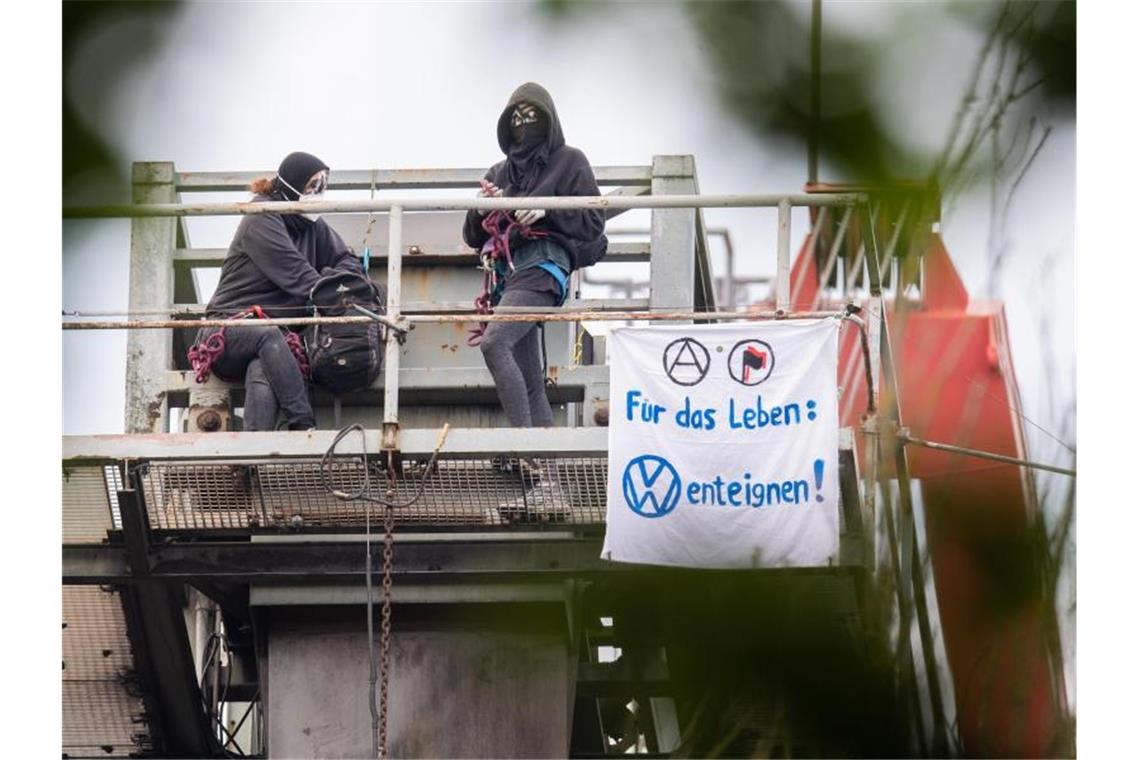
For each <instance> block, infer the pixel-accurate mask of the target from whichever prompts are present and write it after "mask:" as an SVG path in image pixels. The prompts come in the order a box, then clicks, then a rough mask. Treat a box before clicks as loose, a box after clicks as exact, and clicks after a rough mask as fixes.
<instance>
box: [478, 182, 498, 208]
mask: <svg viewBox="0 0 1140 760" xmlns="http://www.w3.org/2000/svg"><path fill="white" fill-rule="evenodd" d="M502 196H503V189H502V188H501V187H495V185H494V183H492V182H486V181H484V182H483V185H482V187H480V188H479V192H477V193H475V197H476V198H501V197H502ZM478 211H479V216H486V215H487V209H485V208H481V209H478Z"/></svg>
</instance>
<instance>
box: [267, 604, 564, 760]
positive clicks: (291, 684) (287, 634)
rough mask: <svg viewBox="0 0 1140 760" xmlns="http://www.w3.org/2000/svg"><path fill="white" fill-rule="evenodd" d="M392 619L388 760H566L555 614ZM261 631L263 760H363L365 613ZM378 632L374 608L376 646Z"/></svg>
mask: <svg viewBox="0 0 1140 760" xmlns="http://www.w3.org/2000/svg"><path fill="white" fill-rule="evenodd" d="M392 619H393V621H394V628H393V640H392V659H391V663H392V680H391V697H390V704H389V723H388V735H389V750H390V756H391V757H565V756H566V754H567V752H568V751H569V735H570V726H569V721H568V716H569V714H570V705H571V703H572V699H573V694H572V693H571V692H570V689H571V686H570V684H571V683H572V678H571V674H572V673H573V671H572V670H571V667H572V665H573V664H574V663H573V658H572V656H571V652H570V647H569V646H568V642H567V638H568V637H567V633H566V624H565V619H564V617H563V613H562V611H561V609H560V608H559V607H558V606H556V605H517V604H516V605H500V604H493V605H492V604H480V605H409V606H406V607H403V606H402V607H400V608H394V609H393V615H392ZM267 621H268V672H267V674H266V675H267V684H266V686H267V694H268V700H267V703H266V707H267V721H268V724H267V729H268V744H269V746H268V750H269V756H270V757H272V758H307V757H313V758H315V757H327V758H348V757H368V756H369V754H370V747H371V744H370V731H371V714H370V712H369V708H368V672H369V667H368V640H367V634H366V620H365V612H364V609H363V608H362V607H356V606H353V607H351V608H346V607H338V608H325V609H323V610H314V609H313V608H279V609H275V610H271V611H270V614H269V615H268V616H267ZM379 622H380V616H379V609H377V611H376V617H375V626H376V630H377V640H379ZM377 656H379V645H377ZM377 693H379V689H378V690H377Z"/></svg>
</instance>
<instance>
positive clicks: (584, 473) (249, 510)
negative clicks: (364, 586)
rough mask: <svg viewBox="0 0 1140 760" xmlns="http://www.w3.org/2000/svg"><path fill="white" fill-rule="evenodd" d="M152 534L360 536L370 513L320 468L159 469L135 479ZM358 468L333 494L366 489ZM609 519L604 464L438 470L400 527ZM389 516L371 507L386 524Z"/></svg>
mask: <svg viewBox="0 0 1140 760" xmlns="http://www.w3.org/2000/svg"><path fill="white" fill-rule="evenodd" d="M425 465H426V460H422V459H421V460H412V459H406V460H404V461H403V462H402V463H400V465H399V466H398V467H397V470H396V473H395V475H396V477H395V489H394V496H393V497H392V498H393V499H394V500H396V501H405V500H407V499H409V498H411V497H412V495H414V494H415V492H416V489H417V488H418V487H419V482H420V477H421V476H422V474H423V469H424V467H425ZM137 473H138V479H139V487H140V489H141V490H142V493H143V497H144V499H145V502H146V507H147V516H148V518H149V521H150V526H151V527H152V528H154V529H157V530H174V531H179V530H227V529H239V530H248V529H252V528H300V527H329V526H349V525H351V526H363V524H364V521H365V507H366V504H365V502H364V501H362V500H357V501H343V500H341V499H338V498H336V497H335V496H333V495H332V494H331V493H329V490H328V489H327V488H326V486H325V484H324V482H323V477H322V472H321V466H320V461H319V460H291V461H288V462H269V463H267V462H256V463H254V462H230V463H210V464H201V463H189V462H161V463H159V462H152V463H149V464H144V465H141V466H140V467H139V469H138V470H137ZM364 476H365V473H364V468H363V465H362V463H361V461H360V459H359V457H357V458H353V457H338V458H337V459H336V460H335V461H334V462H333V463H332V464H331V466H330V467H329V471H328V479H329V481H330V485H331V486H332V488H334V489H337V490H340V491H343V492H346V493H356V492H359V491H361V490H362V489H363V488H364V480H365V477H364ZM368 478H369V481H370V488H371V493H372V494H374V495H376V496H382V495H384V493H385V491H386V490H387V475H386V472H385V470H384V469H382V468H381V467H380V466H379V464H378V463H375V462H374V463H371V464H370V468H369V473H368ZM605 512H606V458H605V457H579V458H559V459H543V460H540V461H534V460H528V461H524V462H523V463H522V464H521V465H520V463H519V461H518V460H509V461H508V462H506V463H505V464H504V463H501V462H495V461H492V460H490V459H447V460H439V461H438V462H437V463H436V465H435V468H434V472H432V473H431V475H430V477H429V478H428V480H427V483H426V485H425V487H424V493H423V495H422V496H421V497H420V498H419V499H418V500H417V501H416V502H415V503H414V504H412V505H411V506H409V507H403V508H400V509H397V510H396V522H397V523H398V524H403V525H421V526H437V525H444V526H449V525H451V526H453V525H471V526H486V525H495V526H504V525H514V524H523V525H528V526H534V525H538V524H558V525H567V524H569V525H600V524H603V523H604V522H605ZM381 514H382V507H381V506H380V505H376V504H374V505H373V506H372V519H373V520H379V516H380V515H381Z"/></svg>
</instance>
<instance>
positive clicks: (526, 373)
mask: <svg viewBox="0 0 1140 760" xmlns="http://www.w3.org/2000/svg"><path fill="white" fill-rule="evenodd" d="M557 302H558V298H557V296H555V295H554V294H553V293H550V292H539V291H534V290H526V289H522V288H520V289H516V290H510V289H508V290H507V291H506V292H505V293H503V298H502V300H501V301H499V306H554V305H555V304H556V303H557ZM479 348H480V350H482V352H483V359H484V361H486V362H487V369H489V370H491V377H493V378H494V379H495V390H496V391H498V393H499V401H500V402H502V404H503V410H504V411H505V412H506V413H507V419H509V420H510V421H511V425H512V426H513V427H551V426H553V425H554V413H553V412H552V411H551V410H550V402H549V401H547V399H546V378H544V377H543V376H542V355H541V354H540V353H539V352H540V351H541V347H540V346H539V336H538V323H537V322H491V323H490V324H489V325H487V331H486V332H485V333H484V334H483V342H482V343H481V344H479Z"/></svg>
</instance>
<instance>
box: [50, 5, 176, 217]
mask: <svg viewBox="0 0 1140 760" xmlns="http://www.w3.org/2000/svg"><path fill="white" fill-rule="evenodd" d="M180 5H181V3H179V2H173V1H172V2H79V1H78V0H69V1H67V2H64V3H63V197H64V204H65V205H66V204H68V203H69V202H71V201H73V200H74V198H73V196H74V195H75V193H76V192H80V187H79V186H80V184H82V185H83V188H84V189H83V192H85V193H86V192H91V191H92V190H95V191H96V192H99V193H111V194H118V195H119V196H120V197H121V198H125V197H126V194H127V178H128V171H129V166H128V164H127V163H125V162H123V161H120V160H119V158H118V157H117V156H116V155H115V154H114V151H113V149H112V147H111V146H110V145H108V144H107V141H106V140H105V139H104V138H102V137H101V136H100V135H98V134H97V133H96V132H95V131H94V130H93V129H92V128H91V127H90V124H89V119H88V118H85V116H88V115H86V114H83V113H80V112H79V110H78V108H77V106H76V101H77V98H76V97H75V96H76V94H77V93H75V92H73V88H74V87H76V86H77V85H75V84H73V78H72V77H71V76H70V74H71V73H72V70H73V67H74V64H75V60H76V53H77V51H78V50H79V49H80V48H81V46H82V45H83V43H84V42H85V41H87V40H88V39H90V37H91V36H92V35H95V34H98V33H99V32H100V31H101V30H103V29H106V28H108V27H109V26H111V25H113V24H116V23H119V22H122V21H125V20H132V19H144V20H148V21H152V22H160V21H165V20H167V19H169V18H170V17H171V16H173V15H174V14H175V13H176V12H177V11H178V10H179V7H180ZM160 29H161V25H160V24H159V23H149V24H141V25H137V26H136V27H133V29H132V31H133V32H134V33H133V34H132V35H131V38H130V45H123V46H120V47H118V48H117V49H116V55H115V57H114V58H113V59H107V60H103V61H99V62H98V66H97V67H96V69H95V70H93V71H85V72H84V73H85V74H87V75H88V76H84V77H83V82H84V84H83V86H84V87H87V88H94V89H95V92H85V93H82V95H83V98H82V100H83V101H84V102H92V101H98V100H99V99H101V98H105V97H108V96H110V94H111V93H112V91H113V90H114V88H115V86H116V85H117V84H118V82H119V81H120V80H121V78H122V77H123V76H125V75H126V74H128V73H129V72H131V71H132V70H134V69H135V68H137V67H138V66H141V65H143V64H145V62H146V61H147V60H149V59H150V58H151V57H152V56H153V55H154V54H155V53H156V52H157V51H158V50H159V49H160V46H161V43H162V35H161V34H160ZM104 200H109V199H108V198H106V197H105V196H104Z"/></svg>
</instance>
